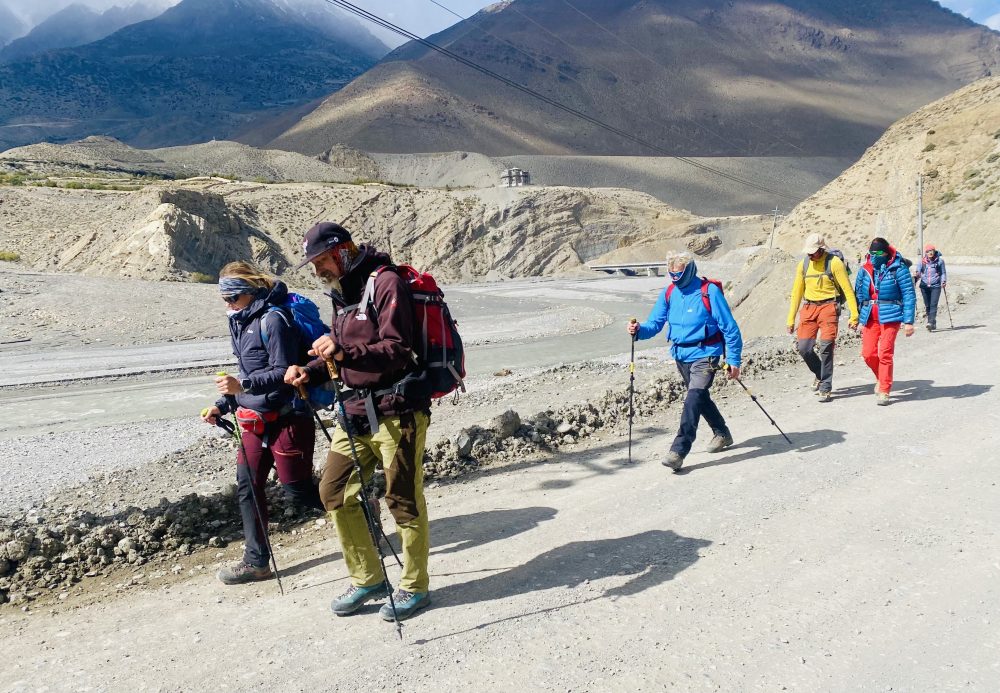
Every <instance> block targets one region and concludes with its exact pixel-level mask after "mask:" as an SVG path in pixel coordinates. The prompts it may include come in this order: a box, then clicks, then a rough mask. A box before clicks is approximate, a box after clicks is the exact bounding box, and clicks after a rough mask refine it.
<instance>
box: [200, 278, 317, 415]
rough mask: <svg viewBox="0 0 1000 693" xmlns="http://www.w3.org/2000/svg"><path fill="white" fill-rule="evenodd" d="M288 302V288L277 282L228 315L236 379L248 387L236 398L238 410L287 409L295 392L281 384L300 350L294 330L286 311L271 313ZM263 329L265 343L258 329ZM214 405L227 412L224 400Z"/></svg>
mask: <svg viewBox="0 0 1000 693" xmlns="http://www.w3.org/2000/svg"><path fill="white" fill-rule="evenodd" d="M287 300H288V287H287V286H285V284H284V283H283V282H280V281H277V282H275V284H274V288H273V289H271V291H270V293H268V294H267V296H266V297H264V298H256V299H254V301H253V303H251V304H250V305H249V306H247V307H246V308H244V309H243V310H241V311H239V312H238V313H236V314H234V315H231V316H229V336H230V338H231V339H232V344H233V355H234V356H236V360H237V362H238V363H239V367H240V372H239V375H238V376H237V377H238V378H239V379H240V380H243V379H244V378H248V379H249V380H250V388H249V389H248V390H247V389H245V390H244V391H243V392H241V393H240V394H238V395H236V402H237V404H239V405H240V406H241V407H246V408H247V409H253V410H255V411H258V412H261V413H263V412H271V411H279V412H280V411H282V410H287V409H288V407H289V405H291V403H292V400H293V398H294V396H295V389H294V388H293V387H291V386H290V385H285V381H284V378H285V371H286V370H288V367H289V366H291V365H293V364H295V363H297V362H298V361H299V356H300V354H301V351H302V346H301V336H300V333H299V330H298V328H297V327H296V326H295V323H294V321H293V320H292V318H291V316H290V315H289V314H288V312H287V311H285V312H284V313H282V312H281V311H276V310H272V307H274V306H281V305H284V304H285V302H286V301H287ZM262 329H264V330H267V344H266V345H265V344H264V340H263V338H262V337H261V330H262ZM216 406H218V407H219V409H221V410H222V411H223V413H225V412H227V411H228V409H229V407H228V405H227V403H226V401H225V398H222V399H220V400H219V401H218V402H216Z"/></svg>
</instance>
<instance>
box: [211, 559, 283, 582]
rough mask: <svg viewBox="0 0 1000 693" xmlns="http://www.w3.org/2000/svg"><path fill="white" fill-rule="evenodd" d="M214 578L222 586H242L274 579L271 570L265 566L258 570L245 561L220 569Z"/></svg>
mask: <svg viewBox="0 0 1000 693" xmlns="http://www.w3.org/2000/svg"><path fill="white" fill-rule="evenodd" d="M215 576H216V577H217V578H219V581H220V582H221V583H222V584H224V585H242V584H243V583H245V582H260V581H261V580H270V579H271V578H272V577H274V573H272V572H271V569H270V568H269V567H267V566H264V567H263V568H258V567H257V566H255V565H250V564H249V563H247V562H246V561H240V562H239V563H235V564H233V565H231V566H227V567H225V568H222V569H220V570H219V572H218V573H216V574H215Z"/></svg>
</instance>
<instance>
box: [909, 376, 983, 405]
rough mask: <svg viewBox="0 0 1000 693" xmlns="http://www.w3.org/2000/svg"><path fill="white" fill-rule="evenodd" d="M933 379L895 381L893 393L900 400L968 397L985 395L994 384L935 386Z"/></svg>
mask: <svg viewBox="0 0 1000 693" xmlns="http://www.w3.org/2000/svg"><path fill="white" fill-rule="evenodd" d="M933 383H934V381H933V380H908V381H906V382H903V383H893V385H892V394H893V397H895V398H896V399H897V400H899V401H908V400H928V399H942V398H944V399H968V398H969V397H979V396H980V395H985V394H986V393H987V392H989V391H990V390H992V389H993V386H992V385H981V384H979V383H966V384H964V385H944V386H942V387H934V386H933Z"/></svg>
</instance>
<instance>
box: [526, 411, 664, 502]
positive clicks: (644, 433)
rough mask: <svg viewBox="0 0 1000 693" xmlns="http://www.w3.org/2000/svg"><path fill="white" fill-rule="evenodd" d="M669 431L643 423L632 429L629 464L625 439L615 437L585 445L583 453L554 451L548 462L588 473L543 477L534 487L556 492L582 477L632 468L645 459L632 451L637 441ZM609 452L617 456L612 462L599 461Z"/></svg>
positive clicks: (589, 477)
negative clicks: (552, 477) (586, 447)
mask: <svg viewBox="0 0 1000 693" xmlns="http://www.w3.org/2000/svg"><path fill="white" fill-rule="evenodd" d="M669 432H670V431H668V430H667V429H666V428H661V427H658V426H644V427H643V428H642V429H636V431H635V432H634V433H635V435H634V436H633V438H632V464H629V463H628V440H627V439H622V440H616V441H614V442H610V443H607V444H605V445H599V446H597V447H593V448H588V449H587V450H585V451H583V452H575V451H573V452H567V453H556V455H555V456H554V457H553V458H552V459H551V460H548V461H549V462H562V463H564V464H571V465H574V466H576V467H579V468H580V469H583V470H586V471H589V472H590V474H585V475H583V476H574V477H573V478H571V479H547V480H545V481H543V482H541V483H539V484H538V488H539V490H541V491H556V490H559V489H564V488H569V487H570V486H572V485H573V484H576V483H579V482H580V481H583V480H584V479H591V478H594V477H599V476H606V475H609V474H617V473H618V472H620V471H623V470H627V469H635V468H636V467H637V466H638V465H639V464H640V463H642V462H644V461H645V459H644V458H643V457H642V453H641V452H639V451H638V450H636V447H637V446H638V445H639V443H643V442H646V440H645V439H647V438H656V437H657V436H661V435H664V434H666V433H669ZM609 453H617V455H620V458H616V459H615V460H613V461H609V460H602V458H604V457H607V455H608V454H609Z"/></svg>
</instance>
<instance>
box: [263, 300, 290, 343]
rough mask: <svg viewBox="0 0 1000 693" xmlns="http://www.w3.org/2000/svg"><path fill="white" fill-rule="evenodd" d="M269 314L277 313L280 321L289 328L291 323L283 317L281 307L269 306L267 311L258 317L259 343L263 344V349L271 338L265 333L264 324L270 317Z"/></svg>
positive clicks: (286, 317) (283, 310)
mask: <svg viewBox="0 0 1000 693" xmlns="http://www.w3.org/2000/svg"><path fill="white" fill-rule="evenodd" d="M271 313H277V314H278V315H280V316H281V319H282V320H283V321H284V322H285V324H286V325H287V326H289V327H291V326H292V323H291V322H289V320H288V316H287V315H285V309H284V308H282V307H281V306H269V307H268V309H267V310H266V311H264V314H263V315H262V316H260V341H261V342H263V343H264V346H265V347H266V346H267V343H268V342H269V341H271V337H270V335H268V333H267V323H266V322H265V320H266V318H267V316H268V315H270V314H271Z"/></svg>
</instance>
